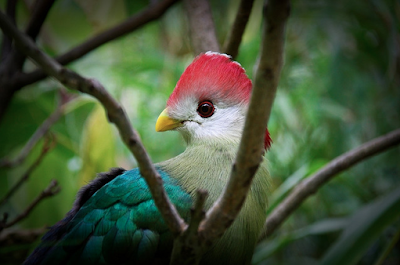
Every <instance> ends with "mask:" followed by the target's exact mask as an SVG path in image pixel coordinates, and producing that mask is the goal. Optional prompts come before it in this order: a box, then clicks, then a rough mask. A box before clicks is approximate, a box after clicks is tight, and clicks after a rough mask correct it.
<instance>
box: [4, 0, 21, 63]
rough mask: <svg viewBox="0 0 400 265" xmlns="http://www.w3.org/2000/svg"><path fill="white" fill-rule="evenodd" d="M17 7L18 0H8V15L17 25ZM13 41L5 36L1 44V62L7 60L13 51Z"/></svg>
mask: <svg viewBox="0 0 400 265" xmlns="http://www.w3.org/2000/svg"><path fill="white" fill-rule="evenodd" d="M16 6H17V0H8V1H7V4H6V14H7V16H8V17H9V18H10V20H11V21H12V23H14V24H15V9H16ZM11 43H12V42H11V39H10V38H9V37H7V36H5V35H4V36H3V41H2V43H1V57H0V59H1V60H0V61H4V59H5V58H6V56H7V54H9V53H10V51H11Z"/></svg>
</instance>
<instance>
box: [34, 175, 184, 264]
mask: <svg viewBox="0 0 400 265" xmlns="http://www.w3.org/2000/svg"><path fill="white" fill-rule="evenodd" d="M159 173H160V174H161V177H162V179H163V181H164V187H165V189H166V191H167V193H168V196H169V197H170V199H171V201H172V203H174V204H175V206H176V208H177V210H178V212H179V214H180V215H181V216H182V217H183V218H185V219H188V218H189V212H190V207H191V205H192V199H191V198H190V196H189V194H187V193H186V192H185V191H184V190H183V189H182V188H181V187H180V186H179V185H178V184H177V181H176V180H174V179H172V178H170V177H169V176H168V175H167V174H166V173H165V172H164V171H161V170H159ZM59 225H60V224H58V225H56V227H55V228H53V229H57V228H59V227H58V226H59ZM64 229H65V235H64V236H62V238H61V239H60V240H59V241H58V242H51V241H46V240H44V242H42V245H41V246H39V249H40V247H46V245H52V244H54V243H56V244H55V246H54V247H52V248H50V249H49V250H48V251H47V253H46V256H45V259H43V260H42V258H43V257H37V259H35V260H33V259H31V260H29V259H28V260H27V262H26V263H27V264H29V263H30V262H31V263H33V264H74V265H78V264H85V265H89V264H150V263H151V262H152V261H153V260H154V257H157V258H160V259H162V258H166V259H168V255H167V256H163V254H165V253H168V251H165V248H169V250H171V249H172V243H171V242H172V238H171V237H170V236H166V234H169V230H168V227H167V225H166V224H165V222H164V220H163V218H162V217H161V214H160V213H159V211H158V210H157V207H156V205H155V203H154V201H153V200H152V197H151V193H150V190H149V188H148V186H147V184H146V182H145V180H144V179H143V178H142V177H141V175H140V173H139V170H138V169H133V170H130V171H125V172H124V173H123V174H122V175H120V176H118V177H116V178H114V179H113V180H112V181H110V182H108V183H107V184H105V185H104V186H103V187H102V188H100V189H99V190H98V191H97V192H96V193H94V194H93V196H92V197H91V198H89V199H88V200H87V201H86V203H85V204H84V205H83V206H82V207H81V208H80V209H79V211H78V212H77V213H76V214H75V216H74V217H73V218H72V220H71V221H70V222H69V223H67V224H65V227H64ZM50 232H51V231H50ZM166 239H167V240H166ZM166 241H167V242H166ZM168 241H169V242H168ZM166 243H168V244H166ZM34 254H35V253H34ZM34 254H33V255H32V256H33V257H34Z"/></svg>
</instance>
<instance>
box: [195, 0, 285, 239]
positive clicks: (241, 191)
mask: <svg viewBox="0 0 400 265" xmlns="http://www.w3.org/2000/svg"><path fill="white" fill-rule="evenodd" d="M267 10H268V11H267V12H265V18H264V20H265V21H264V23H266V25H265V26H264V32H263V43H262V47H261V55H260V63H259V67H258V69H257V73H256V80H255V83H254V87H253V93H252V96H251V101H250V106H249V110H248V113H247V117H246V122H245V127H244V131H243V135H242V139H241V142H240V146H239V152H238V154H237V157H236V161H235V163H234V165H233V167H232V172H231V175H230V179H229V182H228V184H227V186H226V188H225V190H224V192H223V194H222V196H221V197H220V198H219V199H218V200H217V201H216V202H215V203H214V205H213V206H212V208H211V209H210V210H209V211H208V212H207V217H206V219H205V220H204V221H203V222H202V224H201V225H200V232H201V233H202V235H203V236H204V237H205V238H207V240H210V241H212V240H215V239H216V238H218V237H220V236H222V234H223V232H224V231H225V229H226V228H227V227H229V226H230V224H231V223H232V222H233V221H234V220H235V218H236V216H237V214H238V213H239V211H240V208H241V206H242V205H243V203H244V200H245V198H246V195H247V193H248V191H249V189H250V186H251V181H252V178H253V176H254V174H255V173H256V171H257V169H258V167H259V164H260V162H261V160H262V155H263V152H264V147H263V140H264V135H265V128H266V126H267V120H268V117H269V110H268V109H267V108H260V107H259V106H266V105H267V103H268V102H270V101H272V100H273V99H271V98H269V97H270V96H271V91H276V87H277V85H278V80H279V75H280V70H281V67H282V57H283V54H282V53H283V44H284V32H285V24H286V20H287V18H288V17H289V10H290V4H289V0H285V1H281V0H273V1H270V3H269V7H268V9H267ZM272 47H273V48H272ZM265 72H267V73H268V74H265Z"/></svg>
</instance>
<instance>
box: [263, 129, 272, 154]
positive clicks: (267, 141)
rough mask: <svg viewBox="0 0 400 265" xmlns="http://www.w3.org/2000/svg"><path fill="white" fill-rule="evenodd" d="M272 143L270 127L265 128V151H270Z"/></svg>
mask: <svg viewBox="0 0 400 265" xmlns="http://www.w3.org/2000/svg"><path fill="white" fill-rule="evenodd" d="M271 144H272V139H271V136H270V134H269V131H268V129H266V130H265V136H264V148H265V151H268V149H269V148H270V147H271Z"/></svg>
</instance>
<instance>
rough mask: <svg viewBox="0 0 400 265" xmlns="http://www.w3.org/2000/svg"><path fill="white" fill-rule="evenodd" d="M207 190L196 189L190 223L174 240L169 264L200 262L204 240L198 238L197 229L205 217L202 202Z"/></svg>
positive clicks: (187, 264)
mask: <svg viewBox="0 0 400 265" xmlns="http://www.w3.org/2000/svg"><path fill="white" fill-rule="evenodd" d="M207 196H208V192H207V191H206V190H197V199H196V203H195V205H194V208H192V209H191V215H190V223H189V226H188V227H187V229H186V230H185V232H183V233H182V235H181V236H180V237H177V238H176V239H175V241H174V247H173V250H172V255H171V260H170V264H171V265H172V264H174V265H175V264H181V265H195V264H198V263H199V262H200V259H201V257H202V254H203V252H202V249H203V248H204V246H203V245H204V244H205V242H204V240H199V239H198V236H199V234H198V229H199V225H200V223H201V221H203V219H204V217H205V215H206V214H205V211H204V204H205V202H206V199H207Z"/></svg>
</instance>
